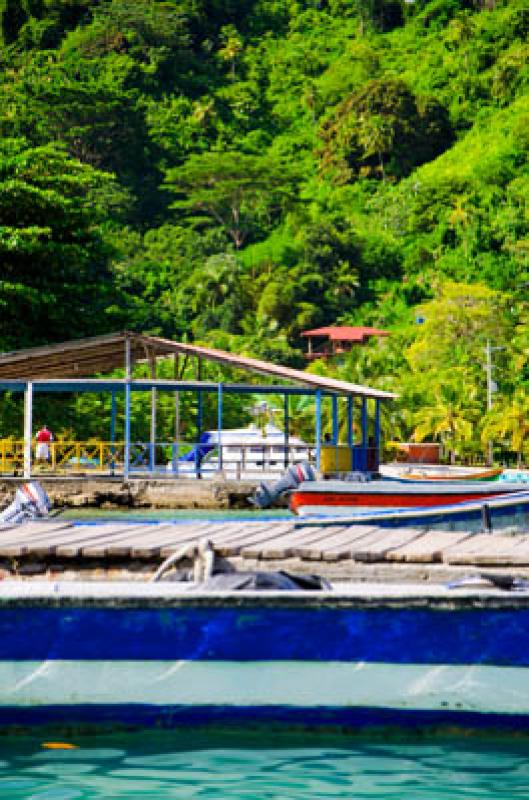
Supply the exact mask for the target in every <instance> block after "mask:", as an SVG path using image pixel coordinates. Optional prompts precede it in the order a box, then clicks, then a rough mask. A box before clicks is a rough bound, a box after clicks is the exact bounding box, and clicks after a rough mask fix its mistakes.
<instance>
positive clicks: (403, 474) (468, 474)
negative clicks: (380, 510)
mask: <svg viewBox="0 0 529 800" xmlns="http://www.w3.org/2000/svg"><path fill="white" fill-rule="evenodd" d="M503 471H504V470H503V467H490V468H489V469H481V468H479V467H455V466H452V465H445V466H443V465H440V464H381V465H380V467H379V472H380V475H381V476H382V477H383V478H384V479H385V480H393V481H494V480H497V479H498V478H499V477H500V476H501V475H502V473H503Z"/></svg>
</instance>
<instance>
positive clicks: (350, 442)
mask: <svg viewBox="0 0 529 800" xmlns="http://www.w3.org/2000/svg"><path fill="white" fill-rule="evenodd" d="M347 446H348V448H349V460H350V465H351V466H350V469H352V470H353V469H354V468H355V455H354V447H353V398H352V397H351V395H349V396H348V397H347Z"/></svg>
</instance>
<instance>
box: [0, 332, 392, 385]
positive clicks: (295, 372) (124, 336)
mask: <svg viewBox="0 0 529 800" xmlns="http://www.w3.org/2000/svg"><path fill="white" fill-rule="evenodd" d="M126 342H130V350H131V357H132V360H133V362H136V363H142V362H143V363H145V362H149V361H155V360H156V359H157V358H159V357H163V356H167V355H171V354H183V355H184V356H185V355H187V356H193V357H196V358H199V359H203V360H205V361H213V362H216V363H219V364H224V365H226V366H230V367H232V368H234V369H240V370H243V371H246V372H250V373H253V374H257V375H266V376H268V377H274V378H277V379H279V380H281V381H288V382H291V383H294V384H297V385H301V386H309V387H311V388H313V389H322V390H325V391H330V392H335V393H336V394H345V395H356V396H362V397H374V398H380V399H389V398H393V397H395V395H394V394H392V393H390V392H383V391H380V390H378V389H372V388H370V387H369V386H360V385H357V384H354V383H349V382H347V381H339V380H336V379H334V378H327V377H323V376H320V375H312V374H311V373H310V372H304V371H303V370H299V369H292V368H290V367H283V366H280V365H278V364H273V363H271V362H269V361H261V360H260V359H257V358H250V357H248V356H240V355H236V354H235V353H229V352H227V351H225V350H217V349H215V348H211V347H203V346H201V345H194V344H188V343H186V342H174V341H172V340H171V339H163V338H161V337H158V336H148V335H145V334H137V333H131V332H130V331H124V332H121V333H113V334H108V335H106V336H96V337H93V338H90V339H74V340H72V341H70V342H61V343H59V344H51V345H43V346H41V347H31V348H27V349H25V350H16V351H12V352H10V353H2V354H0V379H2V378H3V379H6V380H30V379H32V378H34V379H39V378H40V379H43V378H83V377H88V376H93V375H97V374H103V375H108V374H109V373H110V372H111V371H112V370H114V369H116V368H123V367H124V365H125V346H126Z"/></svg>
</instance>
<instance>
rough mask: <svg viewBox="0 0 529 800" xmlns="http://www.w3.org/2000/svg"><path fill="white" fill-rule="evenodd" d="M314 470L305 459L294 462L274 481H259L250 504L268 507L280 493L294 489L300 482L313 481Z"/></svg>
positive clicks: (314, 477) (314, 476) (314, 478)
mask: <svg viewBox="0 0 529 800" xmlns="http://www.w3.org/2000/svg"><path fill="white" fill-rule="evenodd" d="M315 480H316V472H315V471H314V469H313V468H312V467H311V465H310V464H308V463H307V462H306V461H302V462H301V464H294V465H293V466H291V467H289V468H288V469H287V471H286V472H285V473H283V475H282V476H281V477H280V478H279V480H277V481H276V482H275V483H261V484H260V486H259V487H258V488H257V489H256V490H255V492H254V494H253V496H252V497H251V498H250V502H251V503H252V505H254V506H257V508H268V507H269V506H271V505H272V503H274V502H275V501H276V500H277V499H278V498H279V497H281V495H283V494H285V492H288V491H290V490H292V489H296V488H297V487H298V486H299V484H300V483H304V482H305V481H315Z"/></svg>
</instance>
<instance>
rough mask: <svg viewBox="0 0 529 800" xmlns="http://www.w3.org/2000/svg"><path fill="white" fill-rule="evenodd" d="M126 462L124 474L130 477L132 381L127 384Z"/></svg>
mask: <svg viewBox="0 0 529 800" xmlns="http://www.w3.org/2000/svg"><path fill="white" fill-rule="evenodd" d="M124 461H125V463H124V464H123V475H124V477H125V478H128V477H129V472H130V383H129V382H128V381H127V383H126V384H125V459H124Z"/></svg>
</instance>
